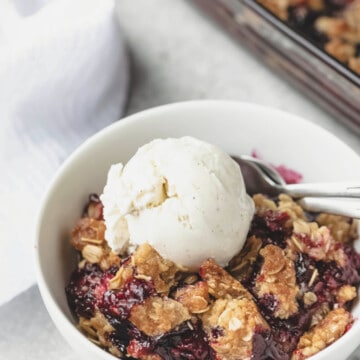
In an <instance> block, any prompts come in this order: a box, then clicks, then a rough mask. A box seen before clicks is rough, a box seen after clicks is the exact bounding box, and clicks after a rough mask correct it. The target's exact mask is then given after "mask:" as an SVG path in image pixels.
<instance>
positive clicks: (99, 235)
mask: <svg viewBox="0 0 360 360" xmlns="http://www.w3.org/2000/svg"><path fill="white" fill-rule="evenodd" d="M104 240H105V223H104V221H103V220H95V219H92V218H88V217H85V218H82V219H80V220H79V221H78V222H77V224H76V226H75V227H74V229H73V231H72V232H71V245H72V246H73V247H74V248H75V249H76V250H80V251H81V250H82V249H83V248H84V246H85V245H100V246H101V245H103V244H104Z"/></svg>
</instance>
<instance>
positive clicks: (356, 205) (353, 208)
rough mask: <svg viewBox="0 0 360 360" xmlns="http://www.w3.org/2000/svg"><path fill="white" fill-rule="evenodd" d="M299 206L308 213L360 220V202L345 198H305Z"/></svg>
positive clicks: (300, 201)
mask: <svg viewBox="0 0 360 360" xmlns="http://www.w3.org/2000/svg"><path fill="white" fill-rule="evenodd" d="M299 204H300V205H301V206H302V207H303V208H304V209H305V210H308V211H314V212H324V213H329V214H334V215H342V216H348V217H352V218H355V219H360V201H358V200H355V199H344V198H332V199H329V198H327V199H326V198H316V197H313V198H303V199H301V200H299Z"/></svg>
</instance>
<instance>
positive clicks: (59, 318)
mask: <svg viewBox="0 0 360 360" xmlns="http://www.w3.org/2000/svg"><path fill="white" fill-rule="evenodd" d="M221 106H227V107H236V108H239V107H245V108H249V109H252V110H254V111H258V110H261V111H270V112H271V113H273V114H275V115H276V114H278V115H279V116H286V117H290V118H291V120H292V121H297V122H301V123H304V124H305V125H307V126H312V127H313V128H314V129H315V128H317V130H318V131H321V132H323V133H327V136H329V138H332V139H333V140H334V141H335V142H338V143H341V144H342V145H343V146H345V147H346V148H347V149H348V150H349V151H351V152H353V154H354V155H356V157H358V158H359V159H360V156H359V155H358V154H357V153H356V152H355V150H354V149H352V148H351V147H350V146H349V145H348V144H346V143H345V142H344V141H342V140H341V139H339V138H338V137H336V136H335V135H334V134H333V133H331V132H330V131H329V130H327V129H325V128H323V127H321V126H320V125H318V124H316V123H314V122H312V121H310V120H307V119H304V118H302V117H301V116H298V115H296V114H292V113H290V112H287V111H284V110H281V109H277V108H272V107H269V106H265V105H259V104H256V103H251V102H241V101H235V100H221V99H220V100H217V99H210V100H190V101H182V102H174V103H170V104H165V105H161V106H156V107H152V108H149V109H145V110H142V111H139V112H137V113H134V114H131V115H129V116H125V117H124V118H122V119H120V120H118V121H115V122H114V123H112V124H110V125H108V126H106V127H104V128H103V129H101V130H100V131H98V132H96V133H95V134H93V135H92V136H90V137H89V138H87V139H86V140H85V141H84V142H83V143H81V144H80V145H79V146H78V147H77V148H76V149H75V150H74V151H73V152H72V153H71V154H70V155H69V156H68V157H67V158H66V159H65V161H64V162H63V163H62V165H61V166H60V167H59V168H58V170H57V171H56V172H55V174H54V176H53V177H52V180H51V181H50V183H49V184H48V186H47V188H46V190H45V192H44V195H43V197H42V198H41V200H40V209H39V211H38V214H37V217H36V219H37V220H36V224H35V231H34V239H35V243H34V251H35V256H34V262H35V271H36V279H37V284H38V287H39V290H40V294H41V297H42V299H43V302H44V304H45V307H46V309H47V311H48V313H49V315H50V317H51V318H52V321H53V322H54V324H55V325H56V327H57V328H58V330H59V331H60V333H62V335H63V336H64V338H66V339H67V338H68V336H71V337H74V338H75V339H76V341H77V342H78V344H79V346H82V347H84V348H88V349H89V351H90V350H91V352H92V353H93V354H94V355H97V356H98V357H99V358H103V359H106V360H114V359H116V357H115V356H114V355H112V354H110V353H108V352H106V351H104V350H103V349H102V348H100V347H99V346H98V345H96V344H94V343H92V342H91V341H89V340H88V339H87V338H86V336H85V335H83V334H82V333H81V332H80V331H78V329H77V328H76V327H75V326H74V324H73V323H71V321H70V320H69V319H68V317H67V316H66V315H65V314H64V313H63V311H62V310H61V309H60V307H59V305H58V304H57V302H56V301H55V300H54V298H53V297H52V295H51V293H50V291H49V288H48V285H47V283H46V280H45V277H44V275H43V269H42V266H41V257H40V252H39V242H40V233H41V228H42V226H43V223H42V219H43V218H44V214H45V212H46V210H47V206H48V202H49V199H50V197H51V194H52V193H53V191H54V189H55V188H56V187H57V185H58V184H59V183H61V176H60V175H61V174H62V173H64V172H65V170H66V169H67V168H68V167H69V166H70V165H71V164H72V163H73V162H74V161H75V160H76V159H77V158H78V157H80V156H81V154H82V153H84V152H86V151H87V149H88V148H89V147H92V146H93V145H94V144H95V143H97V142H101V141H102V138H103V137H106V135H107V134H108V133H111V132H113V131H114V129H116V131H122V130H121V129H126V127H127V126H129V125H133V124H136V123H142V122H143V121H147V119H146V118H147V117H148V116H151V115H154V114H161V113H163V112H169V111H170V112H171V111H177V109H179V108H182V110H186V109H187V110H191V109H194V108H204V107H221ZM169 121H171V120H169ZM355 325H357V326H356V328H357V329H358V330H360V321H357V322H356V324H355ZM355 325H353V326H352V328H354V327H355ZM356 335H357V333H356V331H355V330H354V331H348V332H347V333H346V334H344V335H343V336H342V337H341V338H340V339H338V340H337V341H336V342H335V343H333V344H332V345H330V346H328V347H327V348H325V349H323V350H322V351H320V352H319V353H317V354H315V355H314V356H312V357H310V359H313V360H320V359H326V356H327V355H330V354H331V353H332V352H333V351H334V350H336V349H339V348H340V347H342V346H346V344H349V343H350V342H352V341H355V339H356Z"/></svg>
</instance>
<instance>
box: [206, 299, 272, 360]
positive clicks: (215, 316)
mask: <svg viewBox="0 0 360 360" xmlns="http://www.w3.org/2000/svg"><path fill="white" fill-rule="evenodd" d="M202 321H203V326H204V330H205V332H206V334H207V335H208V337H209V339H210V345H211V347H212V348H213V349H214V350H215V351H216V353H217V357H218V359H221V360H237V359H250V358H251V354H252V346H253V343H252V339H253V336H254V333H255V331H256V330H257V331H259V330H260V329H268V325H267V323H266V321H265V320H264V319H263V317H262V316H261V314H260V313H259V311H258V309H257V307H256V305H255V303H254V302H253V301H252V300H249V299H247V298H242V299H231V298H227V299H218V300H216V301H215V302H214V303H213V305H212V306H211V308H210V310H209V311H207V312H206V313H205V314H203V315H202ZM214 328H215V329H218V333H219V334H217V335H216V336H214V334H213V332H212V329H214Z"/></svg>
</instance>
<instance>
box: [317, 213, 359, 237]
mask: <svg viewBox="0 0 360 360" xmlns="http://www.w3.org/2000/svg"><path fill="white" fill-rule="evenodd" d="M316 222H317V223H319V225H322V226H326V227H328V228H329V230H330V233H331V235H332V237H333V238H334V240H336V241H339V242H341V243H346V242H351V241H353V240H355V239H356V238H357V237H358V225H359V222H358V221H357V220H353V219H350V218H348V217H345V216H340V215H332V214H320V215H319V216H317V218H316Z"/></svg>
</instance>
